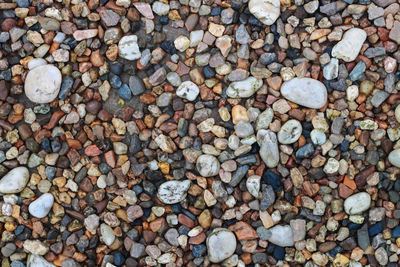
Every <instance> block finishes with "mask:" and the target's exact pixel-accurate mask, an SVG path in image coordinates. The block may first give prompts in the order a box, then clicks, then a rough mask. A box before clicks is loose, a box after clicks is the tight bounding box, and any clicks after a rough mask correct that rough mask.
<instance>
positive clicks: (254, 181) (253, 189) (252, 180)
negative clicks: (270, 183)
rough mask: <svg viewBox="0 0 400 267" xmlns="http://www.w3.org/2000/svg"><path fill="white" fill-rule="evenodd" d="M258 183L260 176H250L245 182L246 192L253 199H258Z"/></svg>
mask: <svg viewBox="0 0 400 267" xmlns="http://www.w3.org/2000/svg"><path fill="white" fill-rule="evenodd" d="M260 181H261V176H259V175H251V176H249V178H247V180H246V187H247V190H248V191H249V193H250V194H251V195H252V196H254V197H255V198H258V197H259V194H260Z"/></svg>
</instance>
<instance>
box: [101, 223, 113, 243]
mask: <svg viewBox="0 0 400 267" xmlns="http://www.w3.org/2000/svg"><path fill="white" fill-rule="evenodd" d="M100 233H101V240H103V242H104V244H106V245H107V246H111V245H112V243H114V241H115V235H114V232H113V229H112V228H111V227H110V226H109V225H107V224H105V223H102V224H101V225H100Z"/></svg>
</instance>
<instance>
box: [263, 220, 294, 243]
mask: <svg viewBox="0 0 400 267" xmlns="http://www.w3.org/2000/svg"><path fill="white" fill-rule="evenodd" d="M269 231H271V236H270V237H269V238H268V241H269V242H271V243H272V244H275V245H278V246H280V247H291V246H293V245H294V240H293V231H292V227H290V226H289V225H276V226H274V227H272V228H270V229H269Z"/></svg>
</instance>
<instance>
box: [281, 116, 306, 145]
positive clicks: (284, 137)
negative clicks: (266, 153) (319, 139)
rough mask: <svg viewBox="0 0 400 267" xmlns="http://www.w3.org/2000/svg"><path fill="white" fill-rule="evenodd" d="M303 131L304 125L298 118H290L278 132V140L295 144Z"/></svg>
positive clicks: (282, 142)
mask: <svg viewBox="0 0 400 267" xmlns="http://www.w3.org/2000/svg"><path fill="white" fill-rule="evenodd" d="M302 131H303V127H302V126H301V123H300V122H299V121H298V120H288V121H287V122H286V123H285V124H284V125H283V126H282V127H281V129H280V130H279V132H278V141H279V143H281V144H285V145H287V144H293V143H294V142H296V141H297V140H298V139H299V138H300V135H301V132H302Z"/></svg>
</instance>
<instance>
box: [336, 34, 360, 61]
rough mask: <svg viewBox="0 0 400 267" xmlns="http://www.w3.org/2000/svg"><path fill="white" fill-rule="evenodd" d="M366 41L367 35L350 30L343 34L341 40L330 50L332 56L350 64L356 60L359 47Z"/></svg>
mask: <svg viewBox="0 0 400 267" xmlns="http://www.w3.org/2000/svg"><path fill="white" fill-rule="evenodd" d="M365 39H367V33H366V32H365V31H364V30H361V29H359V28H352V29H350V30H348V31H347V32H345V33H344V35H343V38H342V40H341V41H340V42H339V43H337V44H336V45H335V46H334V47H333V49H332V56H333V57H336V58H339V59H343V60H344V61H346V62H350V61H353V60H355V59H356V57H357V56H358V53H360V50H361V46H362V44H363V43H364V41H365Z"/></svg>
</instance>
